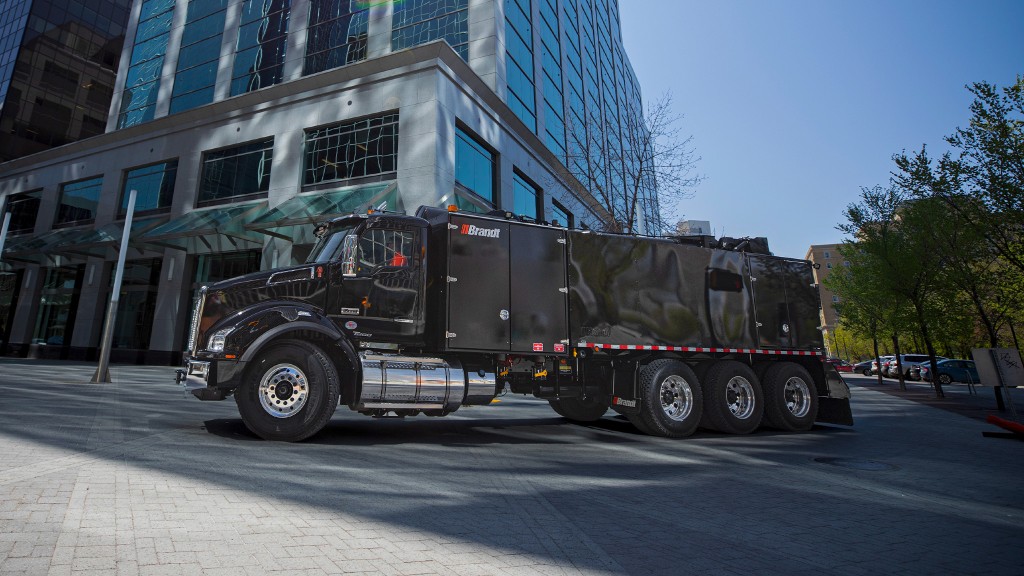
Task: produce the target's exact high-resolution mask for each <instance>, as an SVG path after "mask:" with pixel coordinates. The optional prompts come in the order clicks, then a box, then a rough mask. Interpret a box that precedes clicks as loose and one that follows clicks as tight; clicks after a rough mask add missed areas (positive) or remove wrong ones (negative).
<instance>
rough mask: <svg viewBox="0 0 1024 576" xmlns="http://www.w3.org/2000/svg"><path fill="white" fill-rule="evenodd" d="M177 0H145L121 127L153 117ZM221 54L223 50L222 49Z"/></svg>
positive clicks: (120, 121) (123, 100) (125, 88)
mask: <svg viewBox="0 0 1024 576" xmlns="http://www.w3.org/2000/svg"><path fill="white" fill-rule="evenodd" d="M173 16H174V0H145V1H144V2H143V3H142V9H141V12H140V14H139V27H138V30H136V32H135V45H134V47H133V48H132V56H131V60H130V61H129V68H128V74H127V75H126V76H125V81H124V94H123V95H122V96H121V111H120V114H119V115H118V118H117V127H118V128H127V127H128V126H135V125H136V124H141V123H143V122H147V121H149V120H152V119H153V115H154V113H155V112H156V95H157V92H158V91H159V89H160V71H161V69H162V68H163V65H164V54H165V53H166V52H167V40H168V39H169V38H170V32H171V18H172V17H173ZM218 53H219V50H218Z"/></svg>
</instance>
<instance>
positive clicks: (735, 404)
mask: <svg viewBox="0 0 1024 576" xmlns="http://www.w3.org/2000/svg"><path fill="white" fill-rule="evenodd" d="M701 384H702V388H703V392H704V416H703V418H701V421H700V425H701V427H702V428H708V429H710V430H717V431H718V432H725V433H726V434H750V433H751V432H753V431H754V430H757V427H758V426H759V425H760V424H761V418H762V417H763V415H764V393H763V392H762V391H761V385H760V384H759V383H758V380H757V376H756V375H755V374H754V371H753V370H751V369H750V368H749V367H748V366H747V365H746V364H742V363H740V362H736V361H734V360H720V361H717V362H715V363H714V364H713V365H712V366H711V368H710V369H709V370H708V372H707V376H705V378H704V381H703V382H702V383H701Z"/></svg>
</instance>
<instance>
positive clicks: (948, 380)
mask: <svg viewBox="0 0 1024 576" xmlns="http://www.w3.org/2000/svg"><path fill="white" fill-rule="evenodd" d="M952 383H953V377H952V376H950V375H949V374H939V384H942V385H943V386H949V385H950V384H952Z"/></svg>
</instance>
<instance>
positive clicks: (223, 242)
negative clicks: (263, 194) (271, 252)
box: [141, 202, 267, 254]
mask: <svg viewBox="0 0 1024 576" xmlns="http://www.w3.org/2000/svg"><path fill="white" fill-rule="evenodd" d="M266 206H267V203H266V202H251V203H246V204H236V205H232V206H219V207H215V208H206V209H203V210H194V211H192V212H189V213H188V214H184V215H182V216H179V217H178V218H175V219H173V220H171V221H170V222H167V223H166V224H163V225H160V226H157V227H156V228H153V229H152V230H150V231H149V232H146V233H145V234H143V235H142V237H141V241H142V242H145V243H147V244H153V245H155V246H163V247H165V248H173V249H175V250H182V251H184V252H186V253H188V254H213V253H219V252H234V251H237V250H249V249H253V248H261V247H262V246H263V237H262V236H260V235H259V234H256V233H254V232H251V231H249V230H246V229H245V228H244V225H245V224H247V223H249V222H250V221H252V220H253V219H254V218H256V217H257V216H259V215H260V214H262V213H263V211H264V210H265V209H266Z"/></svg>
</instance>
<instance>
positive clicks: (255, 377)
mask: <svg viewBox="0 0 1024 576" xmlns="http://www.w3.org/2000/svg"><path fill="white" fill-rule="evenodd" d="M289 385H290V386H291V389H289ZM339 395H340V388H339V382H338V371H337V369H336V368H335V367H334V364H333V363H332V362H331V360H330V358H328V357H327V355H326V354H325V353H324V351H323V350H321V349H320V348H319V347H318V346H316V345H314V344H310V343H308V342H302V341H299V340H286V341H283V342H281V343H279V344H276V345H274V346H273V348H271V349H270V350H268V351H266V352H265V353H263V354H261V357H260V358H258V359H257V360H253V361H252V363H251V364H250V365H249V368H248V369H247V370H246V375H245V377H244V379H243V381H242V384H241V386H239V387H238V389H237V390H236V391H235V403H236V404H237V405H238V413H239V414H241V416H242V421H243V422H245V426H246V427H247V428H248V429H249V430H251V431H252V432H253V434H256V435H257V436H259V437H260V438H263V439H264V440H277V441H281V442H297V441H299V440H305V439H306V438H309V437H310V436H312V435H314V434H316V433H317V432H319V431H320V430H321V429H323V427H324V426H326V425H327V422H328V421H330V419H331V416H332V415H333V414H334V410H335V409H336V408H337V407H338V398H339Z"/></svg>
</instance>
